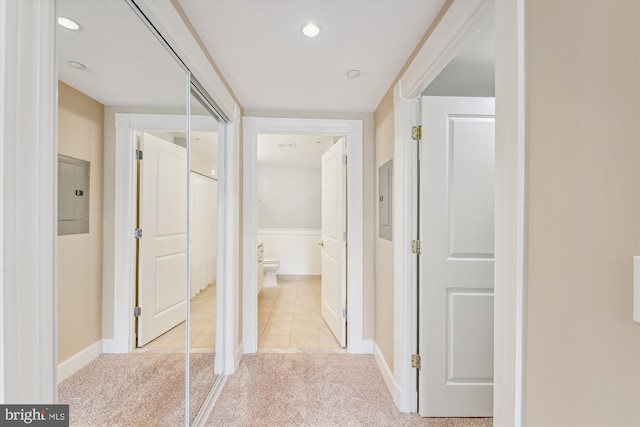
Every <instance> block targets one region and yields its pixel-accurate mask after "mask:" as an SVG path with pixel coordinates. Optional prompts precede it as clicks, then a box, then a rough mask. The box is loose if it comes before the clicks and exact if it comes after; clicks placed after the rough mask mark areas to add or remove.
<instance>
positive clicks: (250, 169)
mask: <svg viewBox="0 0 640 427" xmlns="http://www.w3.org/2000/svg"><path fill="white" fill-rule="evenodd" d="M243 126H244V138H243V153H244V155H243V172H244V174H243V185H244V191H243V203H244V204H243V230H244V235H243V271H244V277H243V322H242V324H243V339H244V351H245V353H255V352H256V351H257V348H258V333H257V331H258V263H257V259H258V240H257V237H258V233H257V230H258V226H257V224H258V221H257V214H256V210H257V209H256V208H257V206H256V205H257V171H256V166H257V146H258V145H257V144H258V134H259V133H261V134H264V133H278V134H299V135H300V134H303V135H336V136H338V135H344V136H346V139H347V157H348V158H349V171H348V174H349V179H348V184H347V185H348V189H347V191H348V194H349V209H348V213H347V215H348V218H347V221H348V223H349V232H348V233H349V245H348V252H349V253H348V267H347V268H348V301H349V323H348V332H347V335H348V337H349V339H348V342H347V349H348V351H349V352H350V353H360V354H371V352H372V351H373V346H372V343H368V342H367V340H365V339H364V322H365V319H368V318H370V316H368V315H367V313H365V307H363V303H364V295H363V294H364V292H363V291H364V280H363V277H364V244H363V239H364V220H363V216H364V170H363V143H362V121H361V120H338V119H289V118H265V117H245V118H244V120H243ZM372 309H373V307H366V310H372Z"/></svg>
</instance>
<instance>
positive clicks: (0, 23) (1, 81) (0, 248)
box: [0, 1, 7, 402]
mask: <svg viewBox="0 0 640 427" xmlns="http://www.w3.org/2000/svg"><path fill="white" fill-rule="evenodd" d="M0 28H1V29H2V30H0V89H1V90H0V141H2V143H1V144H0V165H3V168H4V135H5V126H4V116H5V89H4V88H5V82H6V80H5V74H6V67H7V61H6V54H5V52H6V51H7V37H6V36H7V31H6V28H7V2H6V1H0ZM0 230H4V174H3V173H0ZM0 272H2V274H0V402H4V387H5V381H4V366H5V364H4V330H5V329H4V239H2V242H0Z"/></svg>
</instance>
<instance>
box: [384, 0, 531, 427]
mask: <svg viewBox="0 0 640 427" xmlns="http://www.w3.org/2000/svg"><path fill="white" fill-rule="evenodd" d="M491 17H494V20H495V28H496V62H495V65H496V176H497V179H496V187H495V190H496V193H495V197H496V200H495V208H496V210H495V215H496V216H495V222H496V229H495V230H496V231H495V233H496V244H495V254H496V255H495V259H496V261H495V269H494V271H495V279H494V280H495V306H494V307H495V308H494V333H495V339H494V410H493V416H494V424H495V425H511V426H520V425H522V419H523V390H524V383H525V379H524V377H523V364H524V354H523V348H524V344H525V339H526V337H525V324H524V322H525V319H524V314H523V313H524V302H525V301H524V295H525V291H526V283H525V279H524V277H525V276H524V272H525V269H526V246H525V243H526V241H525V228H526V199H525V195H526V176H525V164H526V149H525V148H526V147H525V124H526V123H525V115H524V112H525V104H524V101H525V80H524V0H514V1H509V2H505V1H501V0H454V1H453V3H451V5H450V7H449V8H448V10H447V11H446V12H445V14H444V15H443V16H442V18H441V20H440V22H438V23H437V24H435V26H434V27H432V28H431V29H430V34H429V37H428V39H427V40H426V42H425V44H424V45H423V46H422V48H421V49H420V51H419V52H417V54H416V55H415V56H414V59H413V60H412V62H411V64H410V65H409V66H408V68H407V69H406V70H405V72H404V73H403V74H402V76H401V77H400V79H399V81H398V82H397V84H396V85H395V86H394V113H395V122H394V158H395V159H394V166H395V183H394V193H395V194H394V196H395V197H394V201H393V209H394V213H395V215H394V220H393V221H394V222H393V227H394V229H395V230H396V231H395V233H394V234H395V237H396V238H395V241H394V265H395V272H394V313H395V314H394V348H395V352H394V370H393V374H392V375H386V376H385V379H386V381H387V385H388V387H389V389H390V390H391V393H392V395H393V398H394V402H395V403H396V405H397V406H398V408H399V409H400V410H401V411H403V412H416V411H417V388H416V372H415V369H414V368H412V367H411V364H410V360H411V354H413V353H416V352H417V323H418V313H417V308H416V306H415V295H416V294H417V288H416V286H417V280H418V279H417V274H416V273H417V270H416V260H415V255H414V254H412V253H411V240H413V239H416V238H417V237H416V236H417V219H418V218H417V215H416V212H417V202H418V200H417V167H416V162H415V158H416V145H415V143H414V141H412V139H411V132H410V130H411V126H416V125H419V124H420V117H419V97H420V95H421V94H422V92H423V91H424V89H426V88H427V86H428V85H429V84H430V83H431V82H432V81H433V80H434V79H435V77H436V76H437V75H438V74H439V73H440V72H441V71H442V69H443V68H444V67H445V66H446V65H447V64H448V63H449V61H450V60H451V59H453V57H454V56H455V55H456V54H457V53H458V52H459V51H460V50H461V49H462V48H463V47H464V46H465V45H466V43H467V42H468V41H469V40H470V39H471V38H472V37H473V36H474V35H475V34H476V33H477V31H478V30H479V29H480V28H481V27H482V26H483V25H484V24H485V23H487V21H488V20H489V19H491ZM378 359H379V358H378ZM379 364H380V362H379ZM383 372H384V370H383Z"/></svg>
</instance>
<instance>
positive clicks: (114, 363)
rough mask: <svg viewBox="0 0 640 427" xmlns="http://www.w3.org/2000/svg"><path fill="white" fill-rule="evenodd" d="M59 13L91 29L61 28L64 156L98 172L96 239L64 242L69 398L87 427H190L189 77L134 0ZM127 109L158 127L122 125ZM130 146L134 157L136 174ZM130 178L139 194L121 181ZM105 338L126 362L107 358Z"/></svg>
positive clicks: (93, 197) (65, 6) (62, 346)
mask: <svg viewBox="0 0 640 427" xmlns="http://www.w3.org/2000/svg"><path fill="white" fill-rule="evenodd" d="M56 8H57V15H58V16H59V17H66V18H70V19H72V20H74V21H75V22H77V23H78V24H79V29H78V30H76V31H74V30H70V29H66V28H63V27H61V26H58V27H57V44H58V46H57V49H58V52H57V56H58V77H59V105H58V116H59V135H58V147H59V154H61V155H64V156H68V157H71V158H74V159H79V160H84V161H86V162H89V164H90V167H89V171H90V172H89V173H90V177H89V192H88V193H89V194H90V200H89V232H88V233H82V234H70V235H61V236H59V237H58V360H59V363H60V365H59V366H60V368H59V370H60V375H59V377H60V379H61V380H63V381H61V382H60V384H59V401H60V402H61V403H68V404H70V414H71V415H70V416H71V419H72V420H73V424H74V425H98V424H100V425H115V424H121V423H122V419H123V417H125V416H126V418H127V420H128V422H129V423H130V424H131V425H150V424H151V425H159V424H162V425H184V424H185V422H186V421H187V420H188V419H189V417H188V416H187V415H186V414H187V411H186V410H185V407H184V402H185V394H186V389H185V383H186V375H185V374H186V372H185V371H186V366H187V361H186V354H187V353H186V351H185V350H186V342H187V336H188V335H187V328H186V318H187V301H188V293H187V277H188V270H189V266H188V263H187V250H188V240H187V221H188V218H189V215H188V205H187V193H188V187H187V182H188V179H189V178H188V177H189V165H188V155H187V153H188V148H187V145H188V144H187V135H188V132H189V129H188V99H189V98H188V94H189V73H188V72H187V71H186V70H185V69H183V68H182V66H181V65H179V64H178V62H177V61H176V60H175V58H174V57H173V56H172V55H171V54H170V53H169V52H168V50H167V49H166V48H165V47H164V46H163V45H162V44H161V42H160V41H159V40H158V39H157V38H156V37H155V35H154V34H153V33H152V32H151V31H150V30H149V29H148V28H147V27H146V25H145V24H144V23H143V22H142V20H141V19H140V17H139V16H137V14H136V13H135V12H134V11H133V9H132V8H131V7H130V6H129V5H128V4H127V2H126V1H103V0H84V1H77V0H56ZM123 113H130V114H132V115H131V117H133V114H137V115H140V114H144V115H146V116H145V117H146V120H145V121H140V120H137V121H136V123H137V125H135V126H134V125H133V124H132V125H131V126H130V127H128V128H116V121H117V120H116V119H117V117H116V115H117V114H123ZM133 122H134V121H133V120H131V123H133ZM116 129H118V130H117V131H116ZM122 132H125V134H124V135H125V137H124V139H122V135H123V133H122ZM116 142H117V144H118V145H116ZM136 149H139V150H141V151H142V152H143V154H142V160H136V159H135V158H134V153H135V150H136ZM123 150H125V152H126V151H128V152H129V153H130V155H131V163H130V164H128V165H124V166H123V165H120V164H119V163H118V158H119V157H118V155H119V153H121V152H123ZM125 154H126V153H125ZM123 174H131V183H132V185H131V188H123V187H122V186H120V187H118V186H117V185H116V184H117V183H121V182H123V181H122V176H123ZM118 192H122V194H125V196H123V195H122V194H121V193H118ZM78 194H80V193H78ZM86 194H87V193H86V192H84V191H82V194H80V195H75V193H74V197H85V195H86ZM116 194H120V197H121V199H120V200H122V199H123V198H124V199H127V197H130V198H131V207H132V209H130V210H129V209H125V210H122V207H121V206H120V205H117V204H116V202H115V201H116ZM68 199H70V200H73V197H68ZM118 209H120V210H118ZM123 223H127V224H131V225H132V227H131V231H130V233H131V241H130V245H131V252H132V253H133V254H134V256H133V257H132V259H131V266H132V268H131V281H130V282H131V283H130V284H122V283H120V282H119V281H117V280H116V278H115V276H114V264H115V263H116V261H114V259H115V258H117V257H118V255H119V254H118V252H117V251H116V246H115V241H116V237H114V236H117V233H118V232H122V230H118V229H116V224H123ZM134 228H141V229H142V238H141V239H135V238H134V236H133V234H134V233H133V229H134ZM126 232H127V233H129V231H128V230H127V231H126ZM118 286H128V288H126V289H128V291H129V292H130V294H128V295H132V298H133V301H130V302H131V308H133V307H134V306H136V307H141V315H140V317H134V310H133V309H132V310H126V311H127V314H126V315H124V318H123V317H122V316H123V315H121V314H118V313H122V312H123V311H122V310H119V309H118V307H119V306H118V304H120V306H122V304H124V305H125V306H126V305H127V304H126V301H125V302H124V303H123V301H121V300H120V299H119V298H121V297H122V295H125V294H127V292H121V291H122V289H119V288H118ZM123 323H124V324H128V325H130V329H129V335H130V336H131V337H132V338H131V339H130V342H129V343H124V344H123V343H122V342H120V341H118V340H117V339H116V338H117V337H116V335H115V334H116V333H117V328H118V325H121V324H123ZM136 335H137V339H135V338H136ZM103 342H104V343H105V348H114V349H115V350H114V351H113V352H114V353H121V354H101V355H100V356H97V355H98V354H100V353H102V348H103ZM123 345H124V347H123ZM96 356H97V357H96ZM79 359H85V360H86V359H88V360H91V359H93V360H92V361H91V362H89V363H88V364H86V366H82V365H78V363H77V362H76V361H77V360H79ZM166 402H172V405H170V406H167V404H166ZM125 414H126V415H125Z"/></svg>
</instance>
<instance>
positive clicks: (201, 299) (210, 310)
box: [135, 284, 216, 353]
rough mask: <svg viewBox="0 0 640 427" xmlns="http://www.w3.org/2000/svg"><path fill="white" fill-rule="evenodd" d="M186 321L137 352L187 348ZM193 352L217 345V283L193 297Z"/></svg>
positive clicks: (210, 350) (209, 348)
mask: <svg viewBox="0 0 640 427" xmlns="http://www.w3.org/2000/svg"><path fill="white" fill-rule="evenodd" d="M185 330H186V322H182V323H180V324H179V325H177V326H176V327H174V328H172V329H170V330H169V331H167V332H165V333H164V334H162V335H160V336H159V337H158V338H156V339H155V340H153V341H151V342H150V343H148V344H147V345H145V346H144V347H141V348H138V349H136V350H135V352H139V353H142V352H151V351H152V352H166V351H169V352H175V351H184V350H185V337H184V334H185ZM190 342H191V352H212V351H214V349H215V345H216V285H215V284H213V285H210V286H208V287H206V288H205V289H203V290H202V291H200V292H199V293H198V295H196V296H195V297H193V298H192V299H191V339H190Z"/></svg>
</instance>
